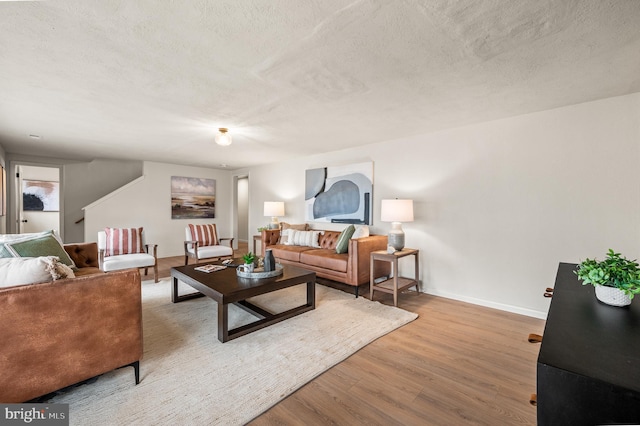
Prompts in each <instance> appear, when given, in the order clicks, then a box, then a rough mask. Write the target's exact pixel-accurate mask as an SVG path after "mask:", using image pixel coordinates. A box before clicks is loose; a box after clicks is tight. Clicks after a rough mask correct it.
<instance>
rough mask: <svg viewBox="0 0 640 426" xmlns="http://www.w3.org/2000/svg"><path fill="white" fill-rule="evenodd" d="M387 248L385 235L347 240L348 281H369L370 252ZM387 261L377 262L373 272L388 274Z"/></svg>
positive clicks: (378, 274)
mask: <svg viewBox="0 0 640 426" xmlns="http://www.w3.org/2000/svg"><path fill="white" fill-rule="evenodd" d="M386 248H387V236H386V235H370V236H368V237H364V238H358V239H351V240H349V265H348V272H349V276H350V278H349V279H350V281H352V282H355V283H357V284H358V285H360V284H365V283H368V282H369V277H370V275H371V270H370V265H371V252H372V251H377V250H385V249H386ZM389 271H390V269H389V263H388V262H377V263H376V270H375V274H376V275H377V276H382V275H388V274H389Z"/></svg>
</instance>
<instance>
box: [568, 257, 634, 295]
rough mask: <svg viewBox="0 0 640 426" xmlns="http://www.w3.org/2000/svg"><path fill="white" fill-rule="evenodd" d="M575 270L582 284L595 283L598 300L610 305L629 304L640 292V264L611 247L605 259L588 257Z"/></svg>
mask: <svg viewBox="0 0 640 426" xmlns="http://www.w3.org/2000/svg"><path fill="white" fill-rule="evenodd" d="M574 272H575V274H576V275H577V276H578V279H580V280H582V285H586V284H591V285H593V286H594V287H595V289H596V297H597V298H598V300H600V301H601V302H603V303H606V304H608V305H612V306H627V305H629V304H630V303H631V300H632V299H633V297H634V296H635V295H636V294H640V265H638V263H637V262H636V261H635V260H628V259H627V258H626V257H623V256H622V255H621V254H620V253H616V252H614V251H613V250H611V249H609V252H608V253H607V258H606V259H605V260H603V261H601V262H599V261H597V260H596V259H586V260H585V261H583V262H582V263H580V264H579V265H578V269H576V271H574Z"/></svg>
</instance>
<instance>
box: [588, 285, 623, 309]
mask: <svg viewBox="0 0 640 426" xmlns="http://www.w3.org/2000/svg"><path fill="white" fill-rule="evenodd" d="M595 287H596V297H597V298H598V300H599V301H601V302H602V303H606V304H607V305H611V306H627V305H630V304H631V299H629V296H627V295H626V294H624V292H623V291H622V290H620V289H619V288H615V287H607V286H603V285H597V286H595Z"/></svg>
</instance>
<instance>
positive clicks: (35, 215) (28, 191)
mask: <svg viewBox="0 0 640 426" xmlns="http://www.w3.org/2000/svg"><path fill="white" fill-rule="evenodd" d="M14 194H15V198H14V199H15V201H16V207H17V222H18V233H30V232H42V231H48V230H51V229H54V230H56V232H57V233H58V234H59V235H60V236H62V229H61V222H60V206H61V197H60V194H61V188H60V168H59V167H45V166H32V165H22V164H21V165H16V184H15V191H14Z"/></svg>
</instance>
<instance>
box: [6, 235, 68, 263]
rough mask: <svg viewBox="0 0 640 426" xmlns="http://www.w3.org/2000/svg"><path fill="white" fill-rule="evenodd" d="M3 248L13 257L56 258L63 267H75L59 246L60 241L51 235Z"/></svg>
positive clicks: (7, 244)
mask: <svg viewBox="0 0 640 426" xmlns="http://www.w3.org/2000/svg"><path fill="white" fill-rule="evenodd" d="M4 246H5V247H6V249H7V250H8V251H9V252H10V253H12V254H13V256H15V257H40V256H57V257H58V258H59V259H60V262H62V263H64V264H65V265H67V266H70V267H72V268H75V266H76V265H75V264H74V263H73V260H71V257H69V254H68V253H67V252H66V251H65V249H64V248H63V247H62V244H60V241H58V239H57V238H55V237H54V236H53V235H46V236H44V237H39V238H33V239H30V240H18V241H14V242H9V243H5V244H4Z"/></svg>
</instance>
